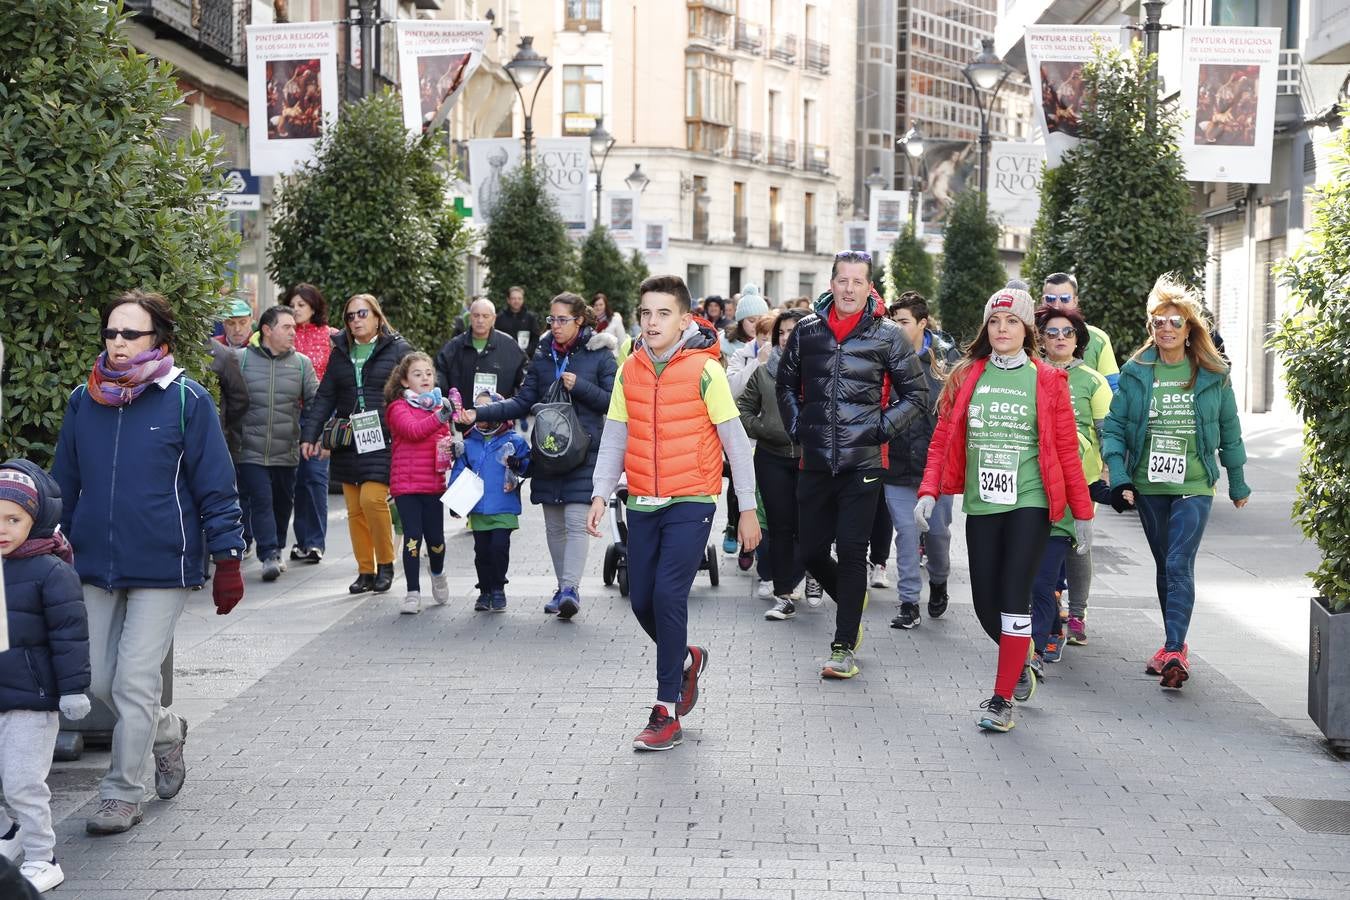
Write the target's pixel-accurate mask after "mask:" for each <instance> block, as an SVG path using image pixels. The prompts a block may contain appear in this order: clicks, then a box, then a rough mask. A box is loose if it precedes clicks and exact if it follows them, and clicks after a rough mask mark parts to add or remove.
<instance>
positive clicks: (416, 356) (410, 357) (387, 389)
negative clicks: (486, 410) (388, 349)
mask: <svg viewBox="0 0 1350 900" xmlns="http://www.w3.org/2000/svg"><path fill="white" fill-rule="evenodd" d="M415 362H425V363H426V364H427V365H429V366H431V368H432V371H435V369H436V363H435V361H434V360H432V358H431V357H430V356H427V355H426V354H425V353H423V352H422V351H421V350H414V351H412V352H411V353H405V354H404V355H403V358H402V359H400V360H399V361H398V363H397V364H396V365H395V366H394V371H392V372H390V373H389V380H388V381H386V382H385V383H384V405H385V406H386V407H389V406H393V405H394V402H395V401H396V400H398V399H399V398H400V397H402V396H403V379H404V378H407V377H408V370H409V369H411V368H412V366H413V363H415ZM470 402H473V401H470Z"/></svg>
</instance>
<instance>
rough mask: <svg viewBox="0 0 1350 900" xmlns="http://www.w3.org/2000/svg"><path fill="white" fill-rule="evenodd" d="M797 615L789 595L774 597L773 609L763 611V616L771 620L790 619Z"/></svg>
mask: <svg viewBox="0 0 1350 900" xmlns="http://www.w3.org/2000/svg"><path fill="white" fill-rule="evenodd" d="M795 615H797V607H796V606H794V605H793V603H792V598H791V597H775V598H774V603H773V609H770V610H769V611H768V612H766V613H764V618H766V619H769V620H771V621H777V622H782V621H784V620H785V619H791V618H792V617H793V616H795Z"/></svg>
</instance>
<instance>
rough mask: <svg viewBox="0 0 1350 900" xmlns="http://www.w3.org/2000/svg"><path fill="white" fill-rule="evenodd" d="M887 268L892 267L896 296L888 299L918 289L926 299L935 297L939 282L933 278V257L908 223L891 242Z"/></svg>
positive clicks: (892, 282) (892, 279)
mask: <svg viewBox="0 0 1350 900" xmlns="http://www.w3.org/2000/svg"><path fill="white" fill-rule="evenodd" d="M887 268H889V269H890V276H891V284H892V285H893V286H894V290H895V296H893V297H892V296H888V297H887V298H886V299H888V300H895V299H896V298H897V297H899V296H900V294H902V293H904V292H905V291H918V292H919V293H920V294H923V295H924V297H925V298H926V299H928V300H932V299H934V296H935V293H936V287H937V284H936V282H935V281H934V280H933V258H932V257H931V256H929V255H928V251H927V250H925V249H924V244H923V241H922V240H921V239H920V238H919V237H917V236H916V235H915V234H914V229H912V228H910V226H908V225H906V226H905V229H904V231H902V232H900V236H899V237H898V238H896V239H895V243H893V244H891V252H890V259H889V260H888V264H887Z"/></svg>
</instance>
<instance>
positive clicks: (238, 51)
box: [200, 0, 251, 68]
mask: <svg viewBox="0 0 1350 900" xmlns="http://www.w3.org/2000/svg"><path fill="white" fill-rule="evenodd" d="M201 11H202V14H201V19H200V23H201V25H200V37H201V42H202V44H203V45H204V46H207V47H210V48H211V49H212V50H214V51H216V52H217V53H219V54H220V55H221V56H223V57H225V61H226V62H228V63H229V64H230V65H231V66H234V67H236V68H243V67H244V65H245V64H246V61H247V53H246V51H245V48H244V26H245V25H247V24H248V23H249V13H250V11H251V10H250V3H249V0H201Z"/></svg>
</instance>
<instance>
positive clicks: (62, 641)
mask: <svg viewBox="0 0 1350 900" xmlns="http://www.w3.org/2000/svg"><path fill="white" fill-rule="evenodd" d="M60 521H61V490H60V488H58V487H57V485H56V482H55V481H54V480H53V479H52V478H51V476H49V475H48V474H47V473H46V472H44V471H43V470H42V468H41V467H40V466H37V465H35V464H34V463H31V462H29V461H28V460H24V459H12V460H10V461H9V462H7V463H5V464H4V465H2V466H0V557H3V559H4V562H3V564H2V565H3V569H4V584H5V592H4V597H5V602H6V606H7V609H8V619H7V621H8V625H9V649H7V650H5V651H4V652H0V782H3V783H4V792H5V800H6V801H7V802H8V803H9V806H10V808H11V809H13V810H14V815H15V818H16V819H17V820H18V821H11V820H10V818H9V816H8V815H7V814H6V813H5V812H4V810H3V808H0V853H2V854H4V856H5V857H6V858H8V859H9V860H10V861H11V862H17V861H18V857H19V854H20V853H22V854H23V858H24V861H23V865H22V866H20V868H19V871H20V872H21V873H22V874H23V876H24V877H25V878H27V879H28V881H29V883H31V884H32V885H33V887H35V888H36V889H37V890H38V891H39V892H45V891H49V890H51V889H52V888H54V887H56V886H57V885H58V884H60V883H61V882H62V881H64V880H65V877H66V876H65V874H64V873H63V872H62V871H61V867H60V866H59V865H58V864H57V862H56V857H55V856H54V852H55V849H56V835H55V833H54V832H53V830H52V810H51V800H52V795H51V791H50V790H48V788H47V772H48V771H49V770H50V769H51V764H52V750H53V749H54V748H55V747H56V734H57V732H58V731H59V730H60V727H61V725H60V717H59V716H58V715H57V710H58V709H59V710H60V711H61V712H62V713H65V715H66V718H68V719H82V718H84V716H85V715H87V714H88V712H89V698H88V697H86V696H85V695H84V692H85V691H86V690H87V689H88V687H89V624H88V622H87V620H86V618H85V612H84V593H83V591H82V589H81V587H80V576H79V575H77V574H75V569H74V568H73V567H72V566H71V560H72V559H73V556H72V554H71V550H70V544H69V543H67V542H66V539H65V536H64V535H62V534H61V533H60V532H58V531H57V530H56V526H57V524H58V523H60Z"/></svg>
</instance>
